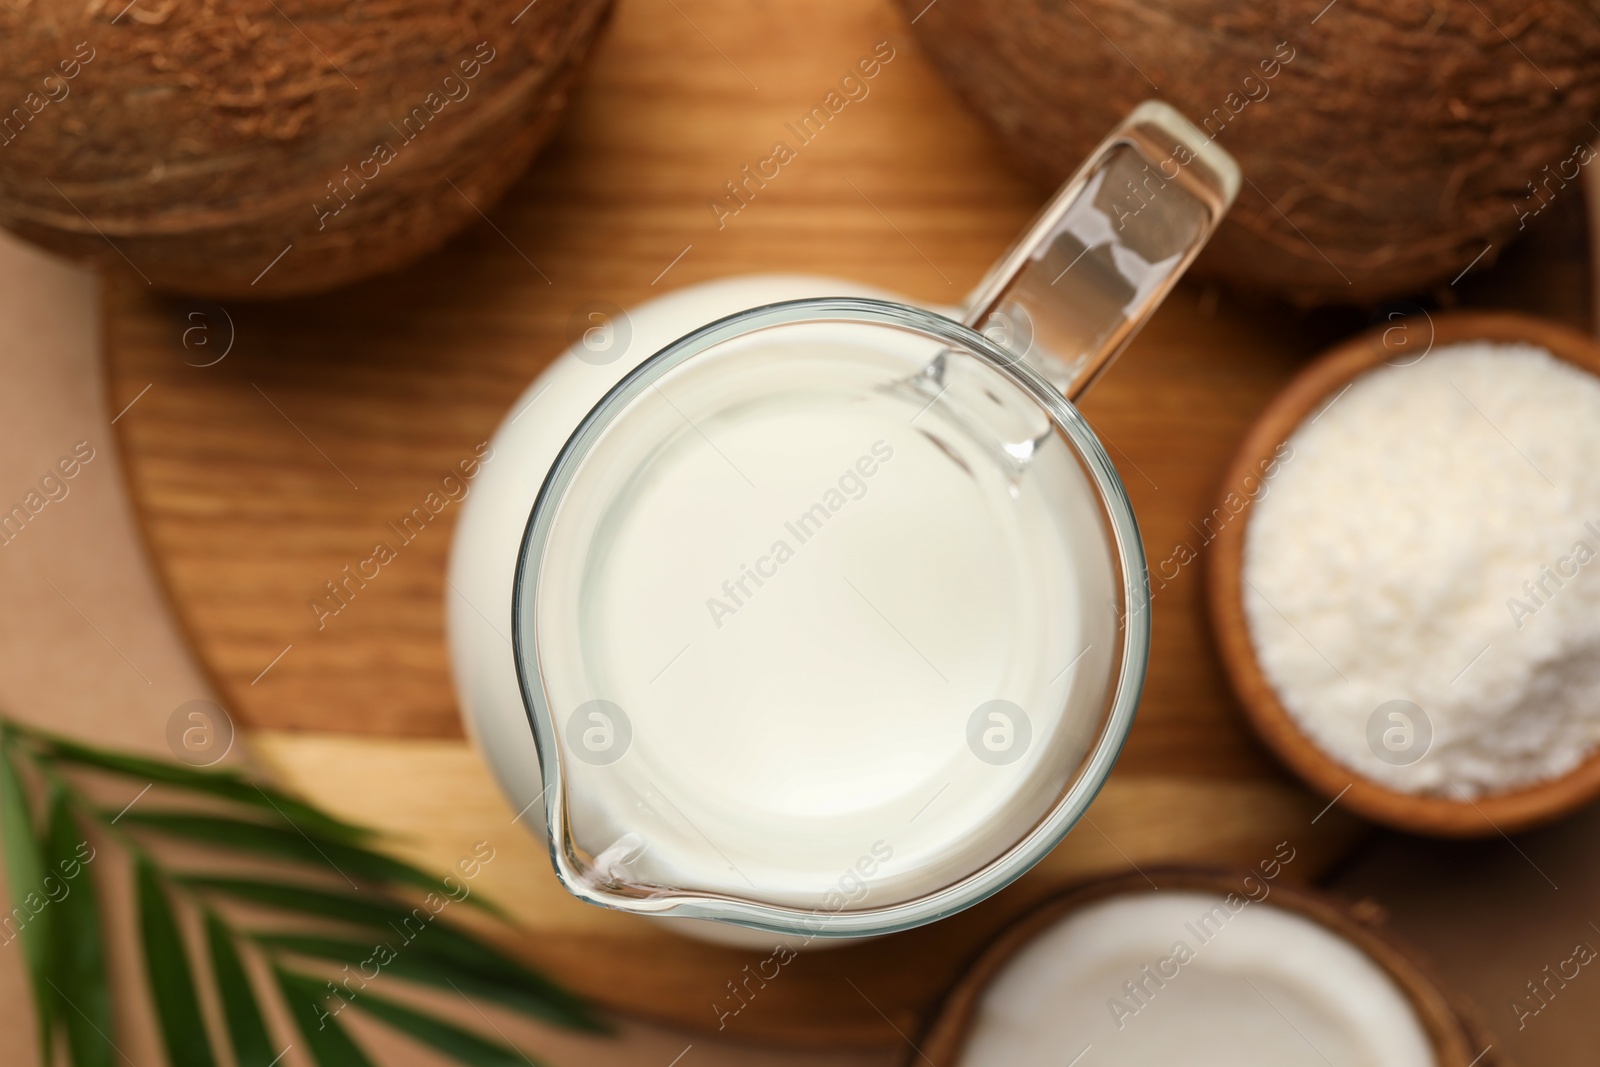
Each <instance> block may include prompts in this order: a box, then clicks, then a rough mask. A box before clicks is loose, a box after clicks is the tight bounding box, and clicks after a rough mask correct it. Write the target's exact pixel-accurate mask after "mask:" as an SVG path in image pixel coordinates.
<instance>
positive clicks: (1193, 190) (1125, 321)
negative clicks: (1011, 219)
mask: <svg viewBox="0 0 1600 1067" xmlns="http://www.w3.org/2000/svg"><path fill="white" fill-rule="evenodd" d="M1239 181H1240V175H1239V167H1238V164H1236V163H1235V162H1234V161H1233V158H1232V157H1231V156H1229V155H1228V153H1227V152H1225V151H1224V150H1223V149H1222V148H1220V147H1218V146H1217V144H1216V142H1215V141H1213V140H1212V139H1211V138H1210V137H1208V136H1207V135H1206V134H1205V132H1204V131H1202V130H1200V129H1199V128H1198V127H1196V126H1195V125H1194V124H1193V123H1191V122H1189V120H1187V119H1185V118H1184V117H1183V116H1182V115H1181V114H1179V113H1178V112H1177V111H1176V110H1174V109H1173V108H1172V107H1170V106H1168V105H1166V104H1163V103H1161V102H1159V101H1154V100H1151V101H1146V102H1145V103H1143V104H1141V105H1139V106H1138V107H1137V108H1135V109H1134V110H1133V112H1132V113H1131V114H1130V115H1129V116H1128V118H1127V119H1126V120H1125V121H1124V122H1123V123H1122V125H1121V126H1119V127H1118V128H1117V129H1116V130H1114V131H1113V132H1112V133H1111V135H1110V136H1109V137H1107V138H1106V139H1105V140H1104V141H1102V142H1101V144H1100V146H1099V147H1098V148H1097V149H1096V150H1095V152H1094V154H1093V155H1092V156H1090V158H1089V160H1088V161H1087V162H1086V163H1084V165H1083V166H1082V167H1081V168H1079V170H1078V172H1077V173H1076V174H1074V175H1073V176H1072V177H1071V178H1070V179H1069V180H1068V181H1067V183H1066V184H1065V185H1063V186H1062V187H1061V189H1060V191H1058V192H1057V193H1056V195H1055V196H1054V197H1052V198H1051V200H1050V202H1049V203H1048V204H1046V205H1045V207H1044V209H1043V210H1042V211H1041V212H1040V213H1039V215H1038V216H1037V217H1036V218H1035V219H1034V221H1033V223H1032V224H1031V225H1030V226H1029V227H1028V229H1027V230H1026V231H1024V233H1023V235H1022V236H1021V237H1020V238H1019V239H1018V240H1017V241H1016V242H1015V243H1014V244H1013V245H1012V246H1011V248H1010V249H1009V250H1008V251H1007V252H1006V254H1005V255H1004V256H1002V257H1001V258H1000V260H999V261H998V262H997V263H996V264H995V266H994V267H993V268H991V270H990V271H989V274H988V275H987V276H986V277H985V278H984V280H983V282H982V283H981V284H980V285H979V286H978V288H977V290H976V291H975V292H974V293H973V295H972V297H971V299H970V300H969V302H968V308H969V311H968V312H967V314H966V316H965V319H964V321H965V324H966V325H967V326H969V327H971V328H972V329H974V330H977V331H978V332H980V333H983V334H985V335H986V336H988V337H989V338H990V340H993V341H995V342H997V343H998V344H1000V345H1001V346H1002V347H1005V348H1007V349H1009V350H1011V351H1013V352H1015V353H1016V354H1017V356H1018V357H1019V358H1021V359H1024V360H1026V361H1027V362H1028V363H1029V364H1030V365H1032V366H1033V367H1034V369H1036V370H1038V371H1039V372H1040V373H1041V374H1043V375H1044V376H1045V378H1047V379H1048V380H1049V381H1051V382H1052V383H1053V384H1054V385H1055V386H1056V387H1057V388H1059V389H1060V390H1061V392H1062V393H1064V394H1065V395H1066V397H1067V398H1068V399H1069V400H1075V399H1076V398H1077V397H1078V396H1079V395H1080V394H1081V393H1082V392H1083V391H1084V390H1085V389H1087V388H1088V387H1089V386H1090V385H1091V384H1093V382H1094V380H1095V379H1096V378H1097V377H1098V376H1099V375H1100V374H1101V372H1103V371H1104V370H1105V369H1106V367H1108V366H1109V365H1110V364H1111V362H1112V360H1114V359H1115V358H1116V357H1117V355H1118V354H1119V353H1120V352H1121V351H1122V349H1123V348H1124V347H1126V346H1127V344H1128V342H1129V341H1130V340H1132V338H1133V335H1134V334H1135V333H1137V332H1138V330H1139V327H1140V326H1141V325H1143V324H1144V321H1145V320H1146V319H1147V318H1149V316H1150V314H1151V313H1152V312H1153V311H1154V310H1155V308H1156V306H1157V305H1158V304H1160V302H1161V300H1162V298H1163V297H1165V296H1166V294H1167V293H1168V292H1169V291H1170V290H1171V289H1172V287H1173V286H1174V285H1175V284H1176V283H1177V281H1178V279H1179V278H1180V277H1181V276H1182V275H1183V272H1184V271H1185V270H1187V269H1188V267H1189V264H1190V263H1191V262H1193V261H1194V258H1195V256H1196V255H1198V254H1199V252H1200V249H1201V247H1202V246H1204V245H1205V243H1206V241H1207V239H1209V238H1210V236H1211V234H1212V232H1213V231H1214V230H1215V229H1216V227H1217V224H1218V223H1219V222H1220V221H1221V220H1222V216H1223V215H1224V214H1225V213H1226V212H1227V210H1228V207H1229V205H1231V204H1232V203H1233V199H1234V196H1235V195H1236V194H1237V193H1238V191H1239Z"/></svg>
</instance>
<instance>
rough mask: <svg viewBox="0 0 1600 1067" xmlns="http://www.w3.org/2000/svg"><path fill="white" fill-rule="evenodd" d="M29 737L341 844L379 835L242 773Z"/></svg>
mask: <svg viewBox="0 0 1600 1067" xmlns="http://www.w3.org/2000/svg"><path fill="white" fill-rule="evenodd" d="M27 736H28V737H29V738H30V739H31V740H32V741H33V743H34V745H35V747H36V748H37V749H38V750H39V751H40V753H42V754H43V755H45V756H48V757H49V758H51V759H53V760H56V761H57V762H60V763H70V764H74V765H77V766H82V767H93V768H94V769H96V770H100V771H105V772H107V773H110V774H117V775H121V776H123V777H125V778H135V779H140V780H143V781H147V782H155V783H157V784H158V785H166V786H172V787H174V788H177V789H186V790H189V791H190V792H198V793H205V794H209V795H210V796H214V797H219V798H221V799H223V800H230V801H233V802H234V803H235V804H245V805H248V806H250V807H253V808H257V809H260V810H262V811H264V812H268V813H273V812H275V813H277V814H278V815H280V816H282V817H283V818H284V819H286V820H287V821H288V822H289V823H291V824H298V825H301V826H305V827H307V828H308V829H315V830H316V832H317V833H318V834H320V835H321V836H323V837H327V838H331V839H333V840H336V841H345V842H348V843H351V844H358V843H361V842H365V841H370V840H372V839H373V838H374V837H376V836H377V833H376V832H375V831H373V830H369V829H366V828H365V827H361V826H353V825H351V824H350V823H347V822H344V821H343V820H341V819H336V818H334V817H333V816H331V815H329V814H327V813H326V812H324V811H322V810H320V809H318V808H314V807H312V806H311V805H310V804H307V803H305V802H304V801H302V800H297V799H295V798H294V797H291V796H289V795H288V794H287V793H285V792H283V791H282V790H281V789H277V788H275V787H273V786H270V785H265V784H262V783H259V782H256V781H253V780H251V779H249V778H246V777H244V776H243V775H241V774H239V773H238V772H237V771H233V770H221V769H219V770H211V769H204V768H199V767H189V766H186V765H185V764H181V763H166V762H163V761H161V760H153V759H146V758H145V757H143V756H135V755H130V754H128V753H123V752H109V751H107V750H105V749H102V748H94V747H92V746H90V745H82V744H79V743H77V742H76V741H68V740H66V739H64V738H59V737H51V736H49V735H47V734H39V733H33V732H29V733H28V734H27Z"/></svg>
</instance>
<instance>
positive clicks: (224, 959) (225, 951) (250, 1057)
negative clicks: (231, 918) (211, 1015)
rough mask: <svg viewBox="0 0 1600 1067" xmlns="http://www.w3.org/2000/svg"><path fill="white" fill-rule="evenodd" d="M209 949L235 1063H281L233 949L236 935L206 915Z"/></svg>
mask: <svg viewBox="0 0 1600 1067" xmlns="http://www.w3.org/2000/svg"><path fill="white" fill-rule="evenodd" d="M206 946H207V948H208V950H209V952H210V955H211V974H212V976H213V977H214V978H215V979H216V981H217V995H218V997H219V998H220V999H221V1001H222V1017H223V1019H225V1020H226V1021H227V1024H228V1041H229V1043H230V1044H232V1045H233V1060H234V1062H235V1063H236V1064H238V1067H271V1065H272V1064H273V1063H275V1062H276V1061H277V1059H278V1056H277V1054H275V1053H274V1052H273V1051H272V1036H271V1035H270V1034H268V1033H267V1024H266V1020H264V1019H263V1018H262V1017H261V1006H260V1005H259V1004H258V1003H256V994H255V990H254V989H252V988H251V986H250V976H249V975H247V974H246V973H245V970H244V961H242V960H241V959H240V958H239V951H238V949H236V948H235V947H234V944H233V934H232V932H231V931H229V929H228V928H227V927H226V926H224V925H223V923H222V920H221V919H219V918H217V916H216V915H214V914H212V913H211V912H207V913H206Z"/></svg>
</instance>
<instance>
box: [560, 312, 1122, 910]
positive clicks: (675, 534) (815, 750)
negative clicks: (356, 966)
mask: <svg viewBox="0 0 1600 1067" xmlns="http://www.w3.org/2000/svg"><path fill="white" fill-rule="evenodd" d="M833 329H835V330H844V331H845V332H842V333H839V334H837V335H836V336H830V337H829V338H828V339H827V340H826V343H820V342H819V343H816V344H805V345H799V346H796V345H794V344H792V343H784V344H778V343H776V342H770V341H764V340H762V339H760V338H756V339H752V340H750V341H749V342H748V343H743V344H740V345H737V346H734V347H733V349H732V350H730V351H729V352H727V353H725V354H722V353H719V354H716V355H712V356H705V357H697V358H696V359H695V360H692V361H691V362H690V363H688V364H686V365H685V366H684V367H682V368H679V369H678V370H677V371H674V372H673V374H672V375H670V376H669V377H667V378H666V379H663V380H662V381H661V382H660V383H659V386H658V388H657V389H654V390H650V391H647V392H646V393H645V394H644V395H643V396H641V397H640V398H639V399H638V400H636V401H635V407H634V408H633V409H630V411H629V413H628V416H627V417H626V419H625V420H623V421H619V423H618V424H617V425H616V426H615V427H614V428H613V431H612V432H609V433H608V434H607V436H606V437H605V438H604V439H603V440H602V441H601V442H600V443H599V444H598V445H597V446H596V448H595V450H594V452H593V453H592V454H591V456H590V457H589V459H588V460H587V461H586V467H585V469H584V470H583V472H582V478H581V485H582V489H581V493H582V496H581V497H580V496H579V495H578V493H579V492H580V491H578V490H575V491H574V495H573V496H572V497H569V498H568V500H567V502H565V503H564V504H563V507H562V510H561V512H560V518H559V520H558V522H557V525H556V529H555V532H554V534H553V536H552V541H551V547H550V550H549V552H548V553H547V555H546V560H547V563H546V566H545V567H544V568H543V569H542V570H541V574H540V581H541V584H542V585H543V588H542V589H541V591H540V596H539V602H540V605H541V607H540V615H539V632H540V641H539V668H540V674H541V677H542V679H543V680H544V683H545V687H546V693H547V696H548V699H549V703H550V707H551V713H552V717H553V719H554V720H555V722H556V724H557V727H558V729H560V730H562V731H563V734H564V736H563V743H564V745H565V746H566V751H564V752H563V759H564V764H565V766H566V767H567V768H569V769H570V770H569V771H568V773H567V788H568V791H569V797H570V799H569V815H570V819H571V831H572V836H573V837H574V838H575V839H576V841H577V842H578V843H579V845H580V849H579V851H580V852H582V853H585V854H587V855H588V856H590V857H593V860H592V864H591V866H592V869H593V871H594V876H595V877H597V878H603V879H605V880H608V881H613V882H619V883H624V884H629V885H634V886H638V887H642V888H643V889H644V890H645V891H649V887H673V888H687V889H694V890H698V891H701V892H706V893H721V894H728V895H731V896H740V897H745V896H748V897H756V898H759V899H761V900H764V901H768V902H772V903H783V904H789V905H793V906H797V907H801V908H808V909H820V910H823V911H828V910H832V911H838V910H841V909H843V908H846V907H849V908H860V907H876V906H881V905H884V904H889V903H895V902H898V901H901V900H904V899H908V898H911V897H915V896H918V895H921V894H923V893H926V892H929V891H932V890H934V889H937V888H939V887H940V886H943V885H945V884H948V883H949V882H951V881H953V880H955V879H956V878H959V877H961V876H963V875H965V874H967V873H969V872H971V871H972V870H974V869H976V868H977V867H979V866H981V865H983V864H984V863H986V862H988V861H989V860H992V859H994V858H995V857H996V856H998V855H999V854H1000V853H1002V852H1003V851H1005V849H1006V848H1008V847H1009V846H1010V845H1011V844H1013V843H1014V842H1015V841H1016V840H1017V839H1019V838H1020V837H1021V836H1022V835H1024V834H1025V833H1026V832H1027V831H1028V830H1029V829H1030V828H1031V827H1032V826H1033V825H1034V824H1035V823H1036V822H1037V820H1038V819H1039V818H1040V816H1041V815H1042V814H1043V813H1044V812H1045V811H1046V810H1048V808H1049V807H1050V806H1051V805H1052V804H1053V803H1054V802H1055V801H1056V799H1057V798H1058V795H1059V791H1060V790H1061V789H1062V788H1063V786H1064V784H1065V783H1066V782H1067V781H1069V780H1070V778H1071V776H1072V774H1073V773H1074V772H1075V771H1076V770H1077V768H1078V765H1079V763H1080V761H1081V759H1082V758H1083V756H1084V754H1085V752H1086V751H1087V750H1088V748H1089V746H1090V745H1091V744H1092V743H1093V741H1094V740H1095V737H1096V736H1097V732H1098V728H1099V725H1100V716H1101V714H1102V710H1103V705H1104V701H1105V695H1106V686H1107V677H1106V676H1107V673H1108V669H1107V664H1108V663H1109V662H1111V660H1112V658H1113V657H1114V654H1115V648H1114V647H1113V646H1114V644H1115V642H1114V641H1113V640H1112V638H1111V636H1110V635H1111V634H1112V633H1114V628H1115V617H1114V614H1113V610H1112V598H1113V592H1114V591H1113V589H1112V587H1111V583H1112V581H1113V576H1114V573H1115V572H1114V570H1113V568H1112V567H1111V565H1110V563H1109V557H1108V553H1109V552H1110V549H1109V547H1108V542H1107V534H1106V532H1105V530H1104V528H1103V526H1104V524H1103V521H1102V520H1101V519H1100V517H1099V513H1098V510H1097V509H1098V504H1097V499H1096V496H1095V493H1094V490H1093V487H1092V485H1091V484H1090V483H1089V482H1088V480H1087V479H1086V477H1085V475H1084V473H1083V472H1082V470H1081V468H1080V467H1079V465H1078V462H1077V460H1076V458H1075V456H1074V454H1073V453H1072V451H1071V450H1070V448H1069V447H1068V445H1067V443H1066V442H1065V440H1064V439H1062V438H1060V437H1058V436H1055V435H1054V434H1053V433H1052V432H1051V429H1050V424H1049V422H1048V420H1047V419H1046V418H1045V417H1044V413H1043V412H1042V411H1041V410H1040V409H1038V408H1037V406H1036V405H1034V404H1033V402H1032V401H1029V400H1026V399H1025V398H1023V396H1022V394H1021V393H1020V392H1018V391H1016V390H1015V389H1014V388H1013V387H1010V386H1009V385H1008V384H1007V383H1006V382H1005V380H1004V379H1003V378H1001V377H1000V376H998V375H996V374H995V373H994V372H993V371H991V370H986V369H982V368H979V367H977V365H976V363H975V361H973V360H972V359H971V357H960V359H961V360H962V361H964V362H963V363H961V364H960V365H955V364H952V366H951V367H950V368H949V372H948V374H947V375H946V377H945V378H943V379H941V380H940V381H937V382H933V383H932V384H929V383H928V382H926V381H922V380H920V378H919V376H920V375H921V373H922V371H923V370H924V368H925V366H926V364H927V363H928V360H929V359H930V357H931V356H932V355H933V354H934V353H935V352H936V351H937V349H936V348H934V349H930V348H929V347H928V346H927V343H926V341H925V339H922V338H918V339H917V342H918V343H916V344H906V345H901V346H898V347H896V346H895V345H885V344H881V343H876V342H874V343H871V344H865V343H860V340H859V338H858V337H857V336H856V335H853V334H850V333H849V332H848V329H847V328H844V327H833ZM1008 390H1009V392H1008ZM575 484H577V483H575ZM995 702H1003V703H995ZM619 709H620V710H619ZM619 744H620V745H621V746H622V747H623V748H625V751H624V752H622V753H621V754H620V755H616V756H615V757H614V758H613V754H614V753H615V750H616V747H617V746H618V745H619Z"/></svg>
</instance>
